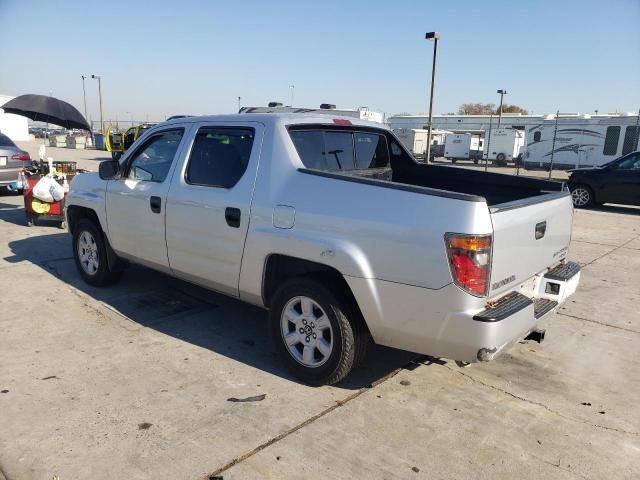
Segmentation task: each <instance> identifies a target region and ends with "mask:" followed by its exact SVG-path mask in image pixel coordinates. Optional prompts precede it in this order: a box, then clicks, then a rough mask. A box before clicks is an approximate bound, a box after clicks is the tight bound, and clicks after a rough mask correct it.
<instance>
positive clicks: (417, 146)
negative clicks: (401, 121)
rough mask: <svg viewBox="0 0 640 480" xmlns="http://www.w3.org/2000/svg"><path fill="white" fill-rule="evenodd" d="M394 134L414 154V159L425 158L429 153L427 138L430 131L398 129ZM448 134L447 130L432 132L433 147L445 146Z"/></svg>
mask: <svg viewBox="0 0 640 480" xmlns="http://www.w3.org/2000/svg"><path fill="white" fill-rule="evenodd" d="M393 133H394V134H395V136H396V137H398V140H400V142H402V144H403V145H404V146H405V147H406V148H407V149H408V150H409V151H410V152H411V153H413V156H414V157H424V156H425V155H426V152H427V142H428V140H427V138H428V137H429V131H428V130H425V129H422V128H396V129H394V130H393ZM448 133H451V132H448V131H446V130H431V145H432V147H433V146H434V145H444V142H445V138H446V136H447V134H448Z"/></svg>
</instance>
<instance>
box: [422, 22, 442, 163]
mask: <svg viewBox="0 0 640 480" xmlns="http://www.w3.org/2000/svg"><path fill="white" fill-rule="evenodd" d="M424 38H425V39H426V40H433V65H432V66H431V95H430V96H429V123H427V158H426V160H427V163H429V162H430V161H431V129H432V123H431V118H432V116H433V88H434V86H435V82H436V58H437V56H438V39H439V38H440V34H439V33H438V32H427V34H426V35H425V36H424Z"/></svg>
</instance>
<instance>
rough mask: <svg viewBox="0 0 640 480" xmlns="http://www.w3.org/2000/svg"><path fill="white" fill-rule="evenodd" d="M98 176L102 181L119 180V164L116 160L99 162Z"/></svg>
mask: <svg viewBox="0 0 640 480" xmlns="http://www.w3.org/2000/svg"><path fill="white" fill-rule="evenodd" d="M98 175H100V178H101V179H102V180H117V179H118V178H120V163H119V162H118V161H117V160H105V161H103V162H100V165H99V166H98Z"/></svg>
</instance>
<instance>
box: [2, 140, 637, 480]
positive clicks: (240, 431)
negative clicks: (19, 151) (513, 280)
mask: <svg viewBox="0 0 640 480" xmlns="http://www.w3.org/2000/svg"><path fill="white" fill-rule="evenodd" d="M58 150H63V149H58ZM36 151H37V150H36ZM70 152H74V151H72V150H71V151H70ZM75 152H83V153H84V151H75ZM54 156H55V155H54ZM60 159H62V158H60ZM81 161H86V162H94V164H95V160H91V159H81ZM81 166H82V165H81ZM85 168H86V167H85ZM93 169H95V168H93ZM21 202H22V198H21V197H18V196H13V195H10V194H7V193H2V194H0V238H1V239H2V241H0V292H1V294H0V392H1V393H0V478H2V475H4V476H5V477H6V479H7V480H15V479H46V480H48V479H50V478H51V477H53V476H54V475H58V476H59V477H60V479H61V480H66V479H74V478H92V479H94V480H102V479H105V480H106V479H112V478H127V479H143V478H144V479H146V478H171V479H203V478H209V477H210V476H216V475H221V476H223V478H224V479H226V480H228V479H247V478H256V479H268V478H271V479H298V478H345V479H347V478H371V479H378V478H379V479H382V478H385V479H392V478H399V479H404V478H409V479H411V478H416V479H417V478H430V479H433V478H437V479H454V478H487V479H492V480H495V479H503V478H504V479H507V478H514V477H518V478H541V477H546V478H554V479H555V478H567V479H571V478H588V479H600V478H602V479H604V478H607V479H610V478H616V479H618V478H620V479H624V478H628V479H632V478H638V477H640V407H639V406H638V402H637V399H638V398H639V397H640V354H639V353H638V351H639V350H638V344H637V343H636V342H637V341H638V340H639V339H640V314H638V311H637V308H636V305H638V304H639V303H640V289H638V287H637V285H638V284H639V283H640V209H638V208H628V207H613V206H612V207H603V208H601V209H599V210H593V211H577V212H576V213H575V216H574V234H573V241H572V245H571V251H570V257H571V258H572V259H574V260H577V261H579V262H581V263H582V264H583V266H584V269H583V273H582V280H581V285H580V288H579V290H578V292H577V293H576V294H575V296H574V297H572V298H571V299H570V301H569V302H568V303H567V304H566V305H565V306H564V308H563V309H562V311H561V312H560V313H559V314H558V315H556V316H555V317H554V318H552V319H550V320H548V321H547V322H546V325H545V326H546V328H547V340H546V341H545V343H543V344H542V345H538V344H535V343H531V342H525V343H521V344H518V345H516V346H515V347H514V348H513V349H512V350H510V351H509V352H508V353H507V354H506V355H504V356H503V357H501V358H500V359H498V360H497V361H495V362H493V363H489V364H482V365H473V366H470V367H467V368H458V367H457V366H456V365H455V364H454V363H453V362H450V361H446V360H437V359H430V358H425V357H421V358H417V356H416V355H414V354H410V353H407V352H399V351H395V350H392V349H386V348H375V349H374V350H373V351H372V353H371V355H370V356H369V358H368V360H367V362H366V364H365V365H364V367H363V368H360V369H358V370H356V371H355V372H354V374H353V375H352V376H351V377H349V379H348V380H347V381H346V382H345V383H343V384H340V385H337V386H334V387H322V388H311V387H307V386H305V385H302V384H300V383H298V382H296V381H295V380H294V379H292V378H291V377H290V376H289V374H288V373H287V372H286V371H285V370H284V369H283V368H282V366H281V364H280V362H279V360H278V358H277V357H276V356H275V353H274V352H273V350H272V348H271V346H270V344H269V342H268V340H267V336H268V335H267V331H266V322H265V320H266V316H265V313H264V312H263V311H261V310H260V309H257V308H254V307H250V306H247V305H244V304H242V303H239V302H236V301H234V300H232V299H228V298H226V297H222V296H219V295H216V294H213V293H209V292H206V291H203V290H201V289H198V288H195V287H193V286H191V285H188V284H185V283H183V282H180V281H177V280H173V279H171V278H168V277H166V276H164V275H162V274H159V273H155V272H152V271H149V270H146V269H143V268H139V267H133V268H131V269H130V270H128V271H127V272H126V274H125V276H124V277H123V280H122V282H121V283H119V284H118V285H115V286H113V287H110V288H106V289H96V288H93V287H89V286H87V285H85V284H83V283H82V282H81V280H80V277H79V275H78V274H77V273H76V271H75V266H74V265H73V261H72V260H71V250H70V237H69V235H68V234H67V233H66V232H64V231H62V230H59V229H57V228H55V226H47V225H39V226H36V227H33V228H27V227H26V226H25V225H24V212H23V210H22V208H21ZM261 395H265V397H264V398H263V399H262V400H258V399H259V398H261V397H260V396H261ZM256 396H257V398H258V399H254V400H255V401H250V402H235V401H230V400H229V399H232V398H235V399H245V398H248V397H256Z"/></svg>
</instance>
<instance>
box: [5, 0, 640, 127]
mask: <svg viewBox="0 0 640 480" xmlns="http://www.w3.org/2000/svg"><path fill="white" fill-rule="evenodd" d="M428 30H437V31H439V32H441V35H442V38H441V41H440V43H439V49H438V67H437V79H436V99H435V105H434V110H435V112H436V113H446V112H451V111H456V110H457V109H458V107H459V106H460V105H461V104H462V103H465V102H475V101H479V102H496V101H497V98H498V96H497V94H496V93H495V91H496V89H498V88H505V89H507V90H508V91H509V95H508V96H507V97H506V99H505V101H506V102H508V103H516V104H519V105H521V106H523V107H525V108H528V109H529V110H530V111H533V112H535V113H546V112H550V111H555V110H557V109H559V110H560V111H565V112H567V111H581V112H590V111H593V110H594V109H598V110H599V111H600V112H608V111H611V112H612V111H616V110H618V111H631V110H633V111H635V110H637V109H638V108H639V107H640V0H607V1H603V0H582V1H577V0H554V1H550V0H537V1H526V2H524V1H514V0H510V1H502V0H496V1H490V0H485V1H480V2H479V1H477V0H476V1H464V0H459V1H444V0H442V1H432V0H430V1H427V0H422V1H377V0H369V1H359V0H352V1H349V0H341V1H334V0H323V1H314V2H312V1H305V0H297V1H278V0H270V1H252V0H245V1H242V2H229V1H220V2H218V1H190V0H182V1H171V2H169V1H164V0H158V1H154V2H151V1H148V2H147V1H143V0H138V1H120V0H109V1H107V2H91V1H86V0H85V1H74V0H60V1H40V2H38V1H32V0H0V66H1V67H0V94H9V95H19V94H23V93H42V94H49V92H52V93H53V95H54V96H56V97H59V98H62V99H65V100H67V101H70V102H71V103H73V104H74V105H75V106H76V107H78V108H79V109H80V110H82V81H81V78H80V76H81V75H82V74H85V75H87V74H88V75H91V74H92V73H95V74H100V75H102V76H103V93H104V110H105V117H106V118H108V119H114V118H115V117H116V116H117V117H118V119H122V120H128V119H129V118H130V117H131V116H133V117H134V118H135V119H139V120H145V119H147V118H148V119H149V120H159V119H162V118H164V116H166V115H173V114H185V113H189V114H207V113H228V112H233V111H235V110H236V109H237V97H238V96H241V97H242V104H243V105H252V106H255V105H266V103H267V102H268V101H270V100H279V101H282V102H284V103H289V99H290V88H289V86H290V85H292V84H293V85H295V89H294V104H295V105H297V106H307V107H308V106H318V105H319V104H320V103H335V104H337V105H338V106H340V107H345V108H347V107H358V106H368V107H370V108H372V109H374V110H379V111H384V112H386V113H388V114H394V113H399V112H422V111H425V110H426V109H427V101H428V98H427V97H428V89H429V76H430V72H431V55H432V48H433V47H432V44H431V43H428V42H427V41H425V40H424V33H425V32H426V31H428ZM87 102H88V106H89V117H91V118H93V119H96V118H97V111H98V108H97V105H98V99H97V85H96V82H95V81H93V80H88V81H87Z"/></svg>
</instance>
